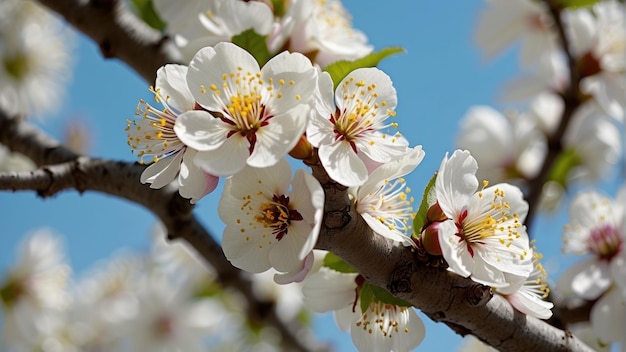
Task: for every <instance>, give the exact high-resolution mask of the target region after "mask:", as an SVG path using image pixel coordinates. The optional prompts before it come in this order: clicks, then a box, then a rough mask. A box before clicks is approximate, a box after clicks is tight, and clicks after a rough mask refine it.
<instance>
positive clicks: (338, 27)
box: [269, 0, 373, 67]
mask: <svg viewBox="0 0 626 352" xmlns="http://www.w3.org/2000/svg"><path fill="white" fill-rule="evenodd" d="M273 36H274V37H270V39H269V44H270V47H273V48H278V47H279V46H282V45H284V42H285V40H287V39H288V43H289V49H290V50H293V51H297V52H301V53H305V54H307V56H309V57H311V58H312V60H313V62H315V63H316V64H318V65H320V66H321V67H324V66H327V65H328V64H330V63H333V62H335V61H338V60H355V59H359V58H361V57H364V56H366V55H367V54H369V53H370V52H371V51H372V49H373V47H372V46H371V45H369V44H368V42H367V36H366V35H365V34H364V33H363V32H361V31H359V30H357V29H354V28H353V27H352V18H351V17H350V14H349V13H348V12H347V11H346V9H345V8H344V7H343V5H342V4H341V1H339V0H296V1H292V3H291V4H290V5H289V8H288V9H287V13H286V15H285V17H284V18H282V19H281V20H280V21H278V22H277V25H276V26H275V32H274V35H273Z"/></svg>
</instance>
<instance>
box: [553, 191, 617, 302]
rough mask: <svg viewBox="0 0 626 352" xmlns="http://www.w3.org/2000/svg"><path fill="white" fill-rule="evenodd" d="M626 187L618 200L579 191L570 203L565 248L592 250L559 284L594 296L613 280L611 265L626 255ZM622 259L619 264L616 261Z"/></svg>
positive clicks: (581, 294) (569, 250)
mask: <svg viewBox="0 0 626 352" xmlns="http://www.w3.org/2000/svg"><path fill="white" fill-rule="evenodd" d="M625 206H626V188H622V189H621V190H620V192H619V194H618V197H617V199H616V200H611V199H609V198H607V197H605V196H603V195H601V194H600V193H597V192H594V191H588V192H583V193H580V194H579V195H577V196H576V197H575V198H574V200H573V201H572V204H571V205H570V223H569V224H568V225H566V226H565V228H564V231H563V243H564V247H563V251H564V252H565V253H573V254H577V255H583V254H590V255H591V256H589V257H587V258H586V259H585V260H583V261H581V262H579V263H577V264H575V265H573V266H572V267H570V268H569V269H567V270H566V271H565V272H564V273H563V274H562V276H561V277H560V278H559V281H560V282H559V286H565V287H570V288H571V290H572V291H573V292H574V293H575V294H576V295H578V296H579V297H582V298H585V299H588V300H593V299H596V298H598V297H599V296H600V295H601V294H602V293H603V292H605V291H606V290H607V289H608V288H609V287H610V286H611V284H612V282H613V279H612V276H611V270H612V269H611V267H612V266H613V265H619V263H621V261H619V260H617V261H616V259H620V258H621V260H624V258H626V251H624V243H625V242H626V235H625V234H624V221H625V220H626V218H625ZM615 263H618V264H615Z"/></svg>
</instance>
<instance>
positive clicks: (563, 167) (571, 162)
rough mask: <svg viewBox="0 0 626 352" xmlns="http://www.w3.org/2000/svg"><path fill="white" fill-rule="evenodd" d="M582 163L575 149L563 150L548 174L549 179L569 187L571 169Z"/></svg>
mask: <svg viewBox="0 0 626 352" xmlns="http://www.w3.org/2000/svg"><path fill="white" fill-rule="evenodd" d="M581 163H582V161H581V160H580V156H578V154H577V153H576V151H575V150H574V149H569V150H566V151H564V152H562V153H561V154H559V156H558V157H557V159H556V161H555V162H554V165H553V166H552V169H551V170H550V174H549V175H548V180H549V181H555V182H557V183H558V184H560V185H561V186H563V188H567V179H568V176H569V173H570V171H572V169H573V168H575V167H576V166H579V165H580V164H581Z"/></svg>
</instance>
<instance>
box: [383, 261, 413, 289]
mask: <svg viewBox="0 0 626 352" xmlns="http://www.w3.org/2000/svg"><path fill="white" fill-rule="evenodd" d="M414 272H415V268H414V267H413V263H412V262H410V261H407V262H404V263H402V264H400V265H398V266H397V267H396V268H395V269H394V270H393V271H392V272H391V275H390V277H391V280H390V281H389V284H388V285H387V289H388V290H389V292H391V293H392V294H394V295H397V294H398V293H400V292H411V291H412V288H411V286H412V284H411V276H412V275H413V273H414Z"/></svg>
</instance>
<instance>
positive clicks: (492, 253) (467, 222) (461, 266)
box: [429, 150, 533, 287]
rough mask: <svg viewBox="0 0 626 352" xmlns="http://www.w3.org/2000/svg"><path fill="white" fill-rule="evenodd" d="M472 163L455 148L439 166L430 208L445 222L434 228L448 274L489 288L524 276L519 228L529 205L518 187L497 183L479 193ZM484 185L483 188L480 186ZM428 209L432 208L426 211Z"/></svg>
mask: <svg viewBox="0 0 626 352" xmlns="http://www.w3.org/2000/svg"><path fill="white" fill-rule="evenodd" d="M477 169H478V165H477V163H476V160H475V159H474V158H473V157H472V156H471V155H470V153H469V152H468V151H461V150H456V151H455V152H454V154H452V156H451V157H450V158H448V156H447V155H446V157H445V158H444V159H443V161H442V162H441V167H440V168H439V172H438V174H437V180H436V181H435V182H436V183H435V193H436V196H437V202H436V203H435V204H434V205H433V206H432V207H439V209H436V210H435V211H436V212H437V213H442V215H443V216H442V217H443V218H444V219H445V220H443V221H441V222H436V223H434V224H432V225H430V226H436V231H437V232H438V239H439V244H440V246H441V251H442V254H443V257H444V259H445V260H446V262H447V263H448V265H449V268H448V270H450V271H452V272H454V273H456V274H458V275H461V276H463V277H470V276H471V278H472V280H474V281H476V282H479V283H482V284H484V285H489V286H492V287H506V286H508V285H509V281H508V280H507V279H506V274H512V275H516V276H520V277H528V276H529V275H530V273H531V271H532V270H533V264H532V250H531V249H530V246H529V240H528V234H527V233H526V228H525V226H524V225H523V223H524V220H525V219H526V214H527V212H528V203H526V201H525V200H524V198H523V195H522V192H521V191H520V190H519V188H517V187H515V186H512V185H509V184H506V183H501V184H496V185H494V186H490V187H486V186H487V182H486V181H484V182H483V188H482V189H478V179H477V178H476V176H475V174H476V170H477ZM485 187H486V188H485ZM429 211H431V210H429Z"/></svg>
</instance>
